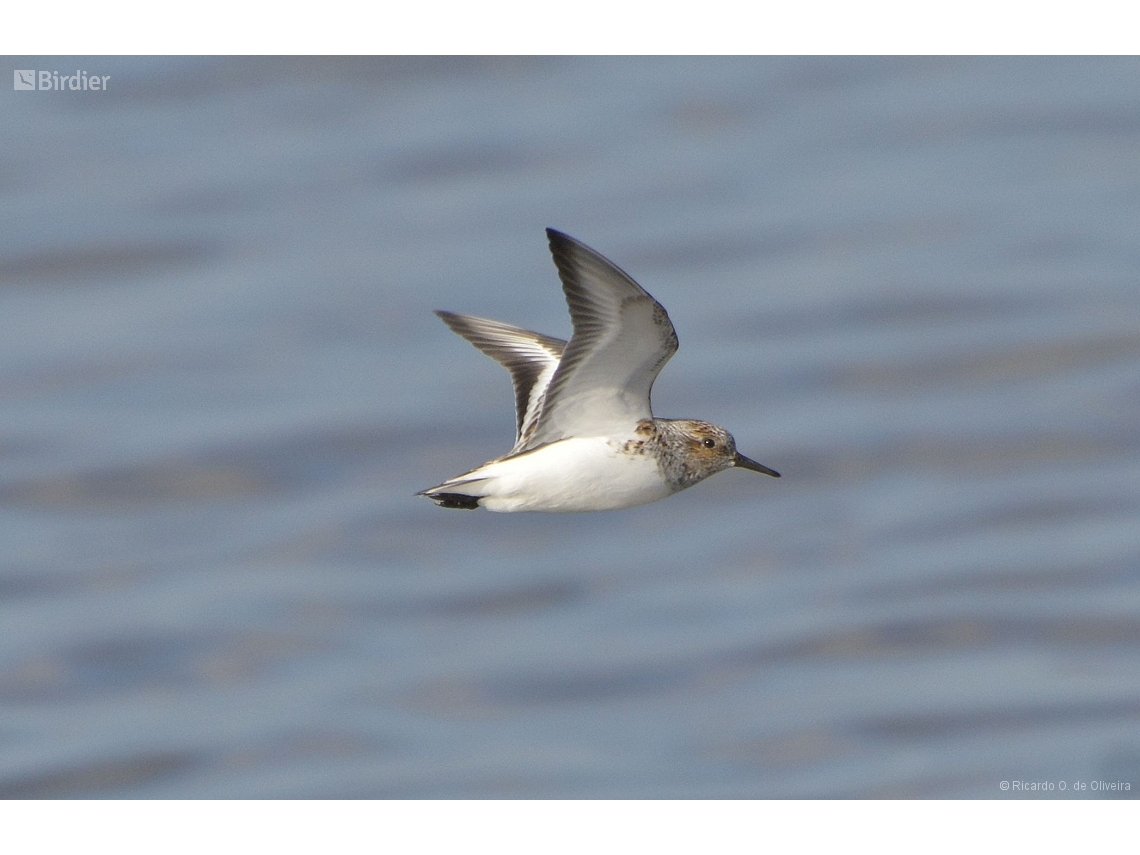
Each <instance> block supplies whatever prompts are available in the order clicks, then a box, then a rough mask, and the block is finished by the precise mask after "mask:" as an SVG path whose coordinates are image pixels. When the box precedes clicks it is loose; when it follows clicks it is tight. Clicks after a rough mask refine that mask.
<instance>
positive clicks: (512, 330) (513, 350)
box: [436, 312, 566, 448]
mask: <svg viewBox="0 0 1140 855" xmlns="http://www.w3.org/2000/svg"><path fill="white" fill-rule="evenodd" d="M436 314H437V315H439V316H440V317H441V318H442V319H443V322H444V323H445V324H447V325H448V326H449V327H451V329H452V331H453V332H456V333H458V334H459V335H461V336H463V337H464V338H465V339H467V340H468V341H469V342H471V343H472V344H473V345H475V346H476V347H477V348H479V350H481V351H483V353H485V354H487V355H488V356H489V357H491V358H492V359H494V360H495V361H496V362H498V363H499V364H501V365H502V366H503V367H505V368H506V369H507V370H508V371H510V372H511V383H512V384H513V385H514V387H515V427H516V433H515V447H516V448H518V447H519V446H520V445H521V444H522V443H523V442H524V440H525V438H527V437H529V436H530V435H531V434H532V433H533V432H534V429H535V426H536V425H537V424H538V415H539V413H540V412H541V411H542V400H543V395H544V393H545V392H546V387H547V386H548V385H549V384H550V379H551V378H552V377H553V376H554V374H555V369H557V368H558V361H559V360H560V359H561V358H562V351H563V350H564V349H565V347H566V342H564V341H563V340H562V339H560V338H552V337H550V336H548V335H542V334H541V333H536V332H530V331H529V330H524V329H519V328H518V327H512V326H511V325H510V324H504V323H500V322H499V321H489V320H487V319H486V318H476V317H473V316H471V315H459V314H456V313H455V312H436Z"/></svg>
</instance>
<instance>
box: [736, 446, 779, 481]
mask: <svg viewBox="0 0 1140 855" xmlns="http://www.w3.org/2000/svg"><path fill="white" fill-rule="evenodd" d="M732 465H733V466H739V467H740V468H741V469H751V470H752V471H753V472H763V473H764V474H765V475H771V476H772V477H773V478H779V477H780V473H779V472H777V471H776V470H775V469H769V468H768V467H767V466H765V465H764V464H763V463H757V462H756V461H755V460H749V459H748V458H747V457H745V456H744V455H743V454H741V453H740V452H739V451H738V452H737V453H736V457H734V458H733V459H732Z"/></svg>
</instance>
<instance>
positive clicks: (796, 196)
mask: <svg viewBox="0 0 1140 855" xmlns="http://www.w3.org/2000/svg"><path fill="white" fill-rule="evenodd" d="M8 65H9V66H10V67H11V68H12V69H22V68H28V69H32V68H34V69H45V68H50V69H52V70H58V71H59V72H61V73H63V72H66V73H68V74H71V73H74V71H75V70H77V69H82V70H85V71H87V72H88V74H94V73H98V74H106V75H111V79H110V82H109V87H108V89H107V91H105V92H90V91H88V92H69V91H68V92H41V91H31V92H25V91H8V90H5V89H3V88H2V87H0V117H2V121H0V546H2V559H3V568H2V571H0V794H2V795H5V796H9V797H84V796H104V797H284V796H289V797H332V796H337V797H358V796H365V797H402V796H420V797H436V796H451V797H475V796H508V797H509V796H538V797H564V796H565V797H614V796H625V797H656V796H676V797H785V796H795V797H816V796H836V797H877V796H902V797H982V798H999V797H1003V796H1007V797H1008V796H1019V795H1023V794H1022V793H1018V792H1013V791H1009V792H1003V791H1002V790H1000V789H999V784H1000V782H1001V781H1020V780H1024V781H1038V782H1054V784H1058V782H1062V781H1063V782H1065V783H1066V786H1067V789H1066V790H1065V791H1063V792H1062V791H1059V790H1054V791H1053V792H1049V793H1046V795H1047V796H1050V797H1063V796H1071V795H1073V790H1072V787H1073V784H1074V783H1075V782H1077V781H1084V782H1086V783H1089V782H1096V781H1102V780H1103V781H1106V782H1116V781H1122V782H1129V783H1130V786H1131V791H1130V792H1129V793H1125V795H1135V793H1136V791H1137V790H1138V789H1140V61H1137V60H1135V59H1095V58H1090V59H953V60H951V59H938V58H932V59H879V60H876V59H858V58H851V59H823V58H805V59H699V58H698V59H679V60H658V59H653V60H626V59H580V60H575V59H545V60H543V59H470V60H447V59H378V60H350V59H345V60H340V59H321V60H318V59H297V60H276V59H251V60H228V59H209V60H165V59H147V60H133V59H125V58H104V59H100V58H95V59H92V58H82V59H72V58H67V59H60V58H54V59H43V58H38V57H33V58H23V57H21V58H9V62H8ZM10 73H11V71H10V70H9V71H6V72H5V74H10ZM4 79H5V80H6V78H4ZM545 226H555V227H558V228H560V229H563V230H565V231H567V232H569V233H570V234H573V235H575V236H577V237H579V238H581V239H582V240H584V241H586V242H587V243H589V244H591V245H592V246H594V247H596V248H597V249H598V250H600V251H601V252H603V253H605V254H606V255H608V256H610V257H611V258H613V259H614V260H615V261H616V262H617V263H618V264H620V265H621V266H622V267H624V268H625V269H626V270H628V271H629V272H630V273H631V274H632V275H633V276H634V277H635V278H637V279H638V280H639V281H640V282H641V283H642V284H643V285H644V286H645V287H646V288H647V289H648V290H649V291H650V292H651V293H653V294H654V296H656V297H657V298H658V299H659V300H660V301H661V302H662V303H663V304H664V305H665V306H666V307H667V308H668V310H669V312H670V315H671V316H672V318H673V321H674V323H675V324H676V326H677V329H678V332H679V335H680V339H681V349H680V351H679V352H678V354H677V355H676V356H675V357H674V359H673V361H672V362H671V363H670V364H669V365H668V366H667V367H666V369H665V371H664V372H663V373H662V375H661V377H660V379H659V381H658V384H657V388H656V389H655V410H656V412H657V414H658V415H663V416H690V417H699V418H704V419H708V420H710V421H714V422H717V423H720V424H723V425H725V426H726V427H727V428H728V429H729V430H731V431H733V433H734V434H735V435H736V438H737V441H738V443H739V445H740V448H741V450H742V451H743V452H744V453H745V454H747V455H749V456H751V457H754V458H755V459H757V460H760V461H762V462H764V463H766V464H769V465H771V466H773V467H775V468H777V469H779V470H780V471H781V472H783V474H784V477H783V478H782V479H781V480H779V481H775V480H772V479H768V478H763V477H761V476H757V475H754V474H752V473H748V472H742V471H730V472H726V473H723V474H721V475H718V476H716V477H714V478H713V479H711V480H709V481H707V482H705V483H704V484H701V485H699V486H698V487H695V488H693V489H692V490H689V491H687V492H685V493H682V494H680V495H677V496H675V497H673V498H670V499H668V500H666V501H664V502H660V503H657V504H653V505H649V506H646V507H643V508H637V509H632V510H628V511H621V512H611V513H605V514H584V515H565V516H563V515H536V514H519V515H496V514H490V513H487V512H484V511H479V512H475V513H469V512H462V511H445V510H442V509H439V508H436V507H435V506H434V505H432V504H431V503H430V502H429V501H427V500H425V499H422V498H416V497H414V496H413V495H412V494H413V493H414V492H415V491H416V490H418V489H421V488H424V487H427V486H430V485H432V484H435V483H438V482H439V481H440V480H442V479H443V478H445V477H447V476H450V475H454V474H457V473H459V472H461V471H463V470H465V469H467V468H470V467H472V466H474V465H476V464H478V463H481V462H483V461H484V460H486V459H488V458H490V457H493V456H496V455H497V454H500V453H502V452H504V451H505V450H506V449H507V448H508V447H509V445H510V443H511V438H512V430H513V414H512V411H511V402H512V397H511V393H510V389H509V383H508V378H507V375H506V373H505V372H503V371H502V369H500V368H499V367H498V366H496V365H495V364H494V363H492V362H491V361H490V360H488V359H486V358H485V357H483V356H481V355H480V354H478V353H477V352H476V351H475V350H474V349H472V348H471V347H470V346H469V345H468V344H466V343H465V342H464V341H462V340H461V339H459V338H458V337H456V336H455V335H453V334H452V333H451V332H449V331H448V330H447V328H446V327H444V326H443V325H442V324H441V323H440V322H439V321H438V320H437V319H436V318H435V317H434V316H433V315H432V314H431V310H432V309H435V308H446V309H452V310H455V311H460V312H469V313H473V314H479V315H484V316H487V317H493V318H499V319H502V320H506V321H509V322H511V323H516V324H520V325H523V326H527V327H530V328H532V329H537V330H540V331H543V332H547V333H550V334H554V335H565V334H566V333H567V332H568V330H569V323H568V317H567V314H566V308H565V304H564V302H563V299H562V294H561V291H560V289H559V285H558V280H557V277H556V274H555V271H554V267H553V265H552V264H551V261H550V258H549V254H548V251H547V248H546V242H545V238H544V235H543V231H542V230H543V227H545ZM1078 794H1080V795H1084V796H1086V797H1103V796H1105V795H1120V793H1119V792H1116V793H1113V792H1108V793H1106V792H1104V791H1100V790H1096V791H1094V790H1086V791H1083V792H1078Z"/></svg>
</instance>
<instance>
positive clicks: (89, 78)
mask: <svg viewBox="0 0 1140 855" xmlns="http://www.w3.org/2000/svg"><path fill="white" fill-rule="evenodd" d="M110 79H111V75H109V74H103V75H99V74H91V75H89V74H88V73H87V72H86V71H84V70H82V69H77V70H76V72H75V74H72V75H71V76H68V74H67V73H66V72H64V73H63V74H62V75H61V74H60V73H59V72H58V71H39V72H37V71H35V70H33V69H15V70H14V71H13V72H12V88H13V89H50V90H53V91H55V92H62V91H63V90H64V89H72V90H96V91H98V90H103V89H106V88H107V81H108V80H110ZM37 83H38V84H39V85H37Z"/></svg>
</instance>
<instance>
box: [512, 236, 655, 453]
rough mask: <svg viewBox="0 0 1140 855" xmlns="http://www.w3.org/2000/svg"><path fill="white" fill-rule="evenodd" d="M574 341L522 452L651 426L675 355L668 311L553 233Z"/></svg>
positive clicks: (604, 263) (596, 256) (589, 251)
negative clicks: (655, 392)
mask: <svg viewBox="0 0 1140 855" xmlns="http://www.w3.org/2000/svg"><path fill="white" fill-rule="evenodd" d="M546 235H547V237H548V238H549V239H550V251H551V253H552V254H553V255H554V264H555V265H556V266H557V268H558V275H559V277H560V278H561V279H562V290H563V291H564V292H565V293H566V302H567V303H568V304H569V305H570V320H571V321H572V322H573V325H574V334H573V335H572V336H571V337H570V342H569V343H568V344H567V345H566V349H565V351H564V352H563V354H562V358H561V360H560V361H559V363H558V367H557V370H555V372H554V376H553V377H552V378H551V380H550V384H549V385H548V386H547V388H546V394H545V396H544V398H545V400H544V401H543V402H542V411H541V412H540V413H539V414H538V426H537V428H536V429H535V431H534V434H533V435H532V436H531V437H530V438H529V439H527V440H526V441H525V442H524V443H522V445H521V447H520V448H519V450H520V451H522V450H526V449H530V448H534V447H535V446H538V445H542V444H543V443H547V442H554V441H556V440H559V439H564V438H566V437H570V436H600V435H605V434H608V433H612V432H620V431H623V430H624V431H628V430H630V428H631V427H632V426H633V425H635V424H636V423H637V422H638V421H639V420H641V419H648V418H652V417H653V414H652V411H651V410H650V407H649V392H650V390H651V389H652V387H653V381H654V380H655V379H656V378H657V373H658V372H659V371H660V370H661V367H662V366H663V365H664V364H665V363H666V362H667V361H668V360H669V357H670V356H672V355H673V354H674V353H676V351H677V333H676V331H675V330H674V329H673V324H672V322H671V321H670V320H669V315H668V314H667V313H666V312H665V309H664V308H663V307H662V306H661V304H660V303H658V302H657V301H656V300H654V299H653V298H652V297H651V296H649V294H648V293H647V292H646V291H645V289H644V288H642V287H641V286H640V285H638V284H637V283H636V282H634V281H633V279H631V278H630V277H629V276H628V275H627V274H625V273H624V272H622V271H621V270H620V269H619V268H618V267H617V265H615V264H613V263H612V262H611V261H609V260H608V259H606V258H605V257H604V256H602V255H600V254H599V253H597V252H595V251H594V250H592V249H590V248H589V247H588V246H586V245H585V244H584V243H581V242H580V241H577V240H575V239H574V238H572V237H570V236H569V235H565V234H563V233H562V232H559V231H555V230H554V229H547V230H546Z"/></svg>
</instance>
